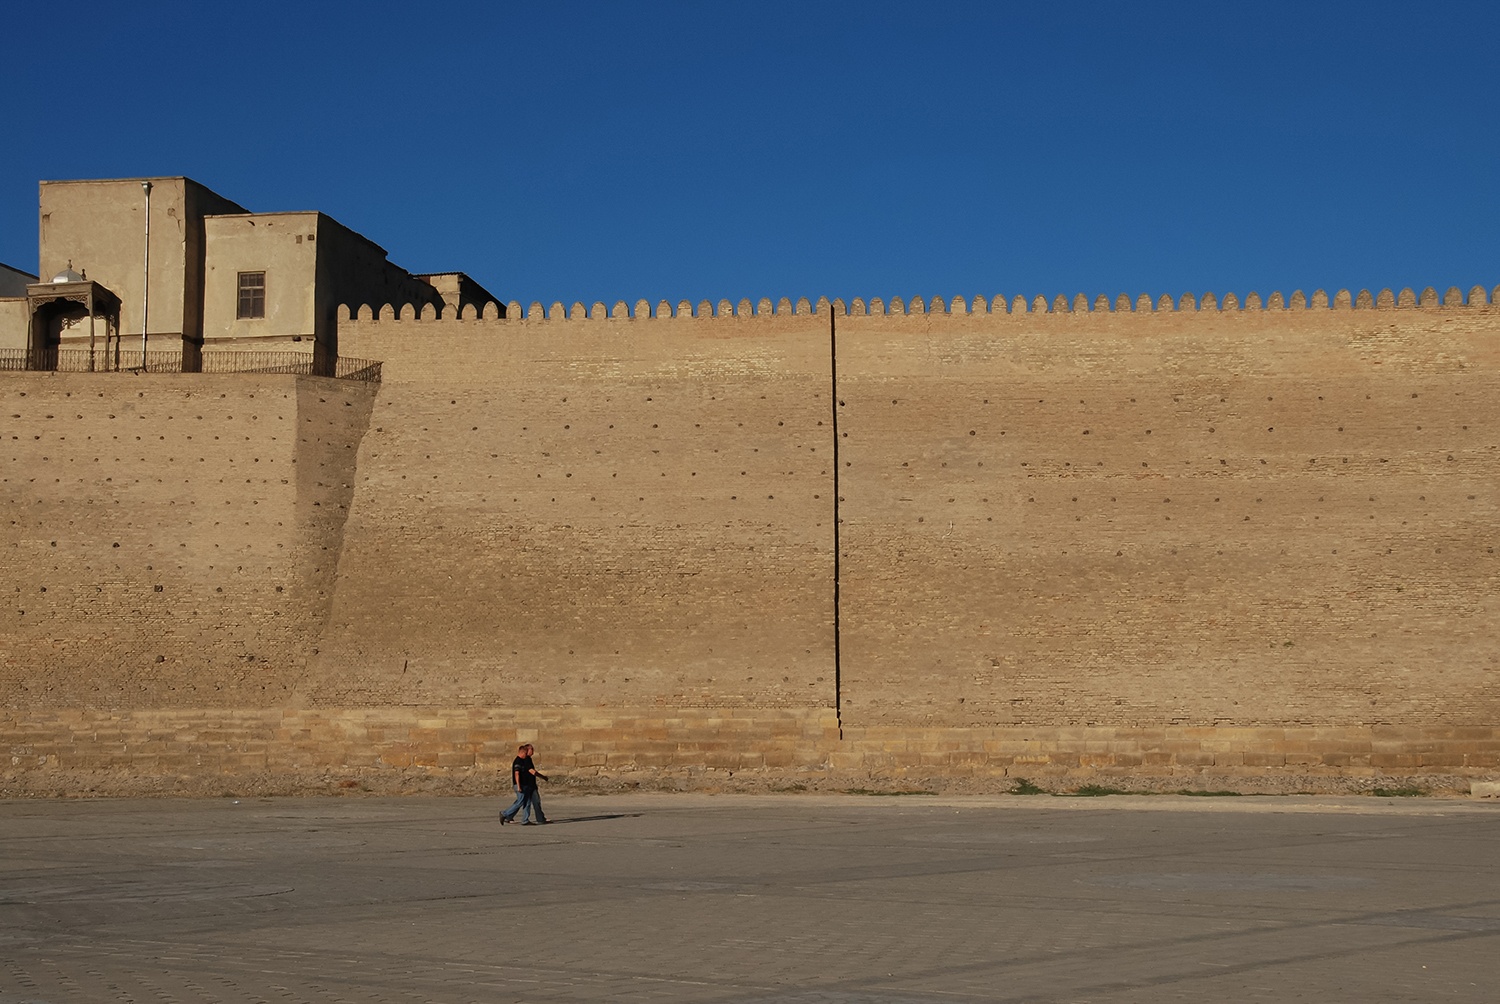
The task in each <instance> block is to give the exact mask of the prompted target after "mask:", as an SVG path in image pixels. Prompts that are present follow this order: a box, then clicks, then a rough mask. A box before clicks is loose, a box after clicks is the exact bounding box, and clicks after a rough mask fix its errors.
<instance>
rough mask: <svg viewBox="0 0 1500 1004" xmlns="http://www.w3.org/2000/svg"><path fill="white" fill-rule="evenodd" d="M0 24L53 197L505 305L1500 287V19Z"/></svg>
mask: <svg viewBox="0 0 1500 1004" xmlns="http://www.w3.org/2000/svg"><path fill="white" fill-rule="evenodd" d="M57 9H58V10H59V11H60V13H59V17H58V20H57V21H56V22H53V21H51V20H49V18H48V17H47V16H46V15H45V14H43V13H41V12H42V11H44V10H46V5H33V6H32V11H34V13H23V12H21V11H12V12H10V13H9V14H7V16H6V21H7V39H8V40H7V44H6V55H5V58H4V60H3V61H0V83H3V85H4V87H3V90H0V94H3V96H4V100H5V103H6V105H7V107H8V115H7V116H6V118H7V123H6V129H5V139H4V140H3V141H0V142H3V143H4V144H5V147H6V148H7V149H6V153H5V155H4V157H3V158H0V261H4V262H6V263H8V264H11V265H15V266H18V267H22V268H26V269H29V270H34V269H35V268H36V183H37V181H38V180H39V179H43V178H48V179H50V178H88V177H135V176H142V175H177V174H185V175H188V176H189V177H192V178H195V179H197V180H198V181H201V182H203V183H204V184H206V185H208V186H209V187H210V188H213V189H215V190H216V191H218V192H220V193H221V194H223V195H226V196H228V197H230V198H232V199H234V200H236V201H238V202H239V203H241V204H242V205H244V206H246V207H247V208H249V209H251V210H255V211H273V210H301V209H320V210H322V211H324V212H326V213H328V214H330V215H331V216H333V217H335V218H336V219H338V220H339V221H340V222H342V223H344V224H346V225H348V226H350V227H353V228H354V229H355V230H358V231H360V232H362V233H364V234H366V235H367V236H369V237H371V238H372V239H374V240H375V241H377V242H379V243H380V244H381V245H383V246H384V247H385V248H387V250H388V251H389V252H390V255H391V259H392V260H393V261H395V262H396V263H397V264H399V265H402V266H404V267H406V268H409V269H412V270H413V271H438V270H449V269H461V270H463V271H466V272H469V273H470V274H472V275H474V276H475V277H476V278H478V279H479V280H480V281H481V282H483V283H485V284H486V285H487V286H489V287H490V289H491V290H492V291H494V292H495V293H496V294H498V295H500V296H501V297H502V298H504V299H508V300H509V299H514V300H520V301H522V302H529V301H531V300H541V301H543V302H551V301H553V300H562V301H565V302H572V301H574V300H582V301H584V302H592V301H594V300H602V301H605V302H613V301H615V300H617V299H624V300H627V301H631V302H633V301H635V300H636V299H639V298H645V299H648V300H651V301H653V302H655V301H656V300H659V299H668V300H672V301H674V302H675V301H676V300H678V299H691V300H693V301H697V300H700V299H710V300H718V299H720V298H728V299H731V300H739V299H740V298H741V297H749V298H751V299H752V300H754V299H758V298H760V297H762V296H768V297H771V298H772V299H776V298H779V297H781V296H788V297H791V298H793V299H795V298H797V297H799V296H807V297H809V298H813V299H816V298H817V297H818V296H819V295H826V296H828V297H830V298H833V297H838V296H841V297H844V298H845V299H846V300H847V299H851V298H853V297H855V296H863V297H866V298H869V297H873V296H880V297H884V298H889V297H891V296H902V297H911V296H913V295H921V296H924V297H930V296H933V295H941V296H944V297H945V298H946V297H949V296H952V295H954V294H963V295H965V296H974V295H986V296H990V295H994V294H997V293H1003V294H1006V295H1008V296H1014V295H1016V294H1018V293H1019V294H1024V295H1026V296H1028V297H1029V296H1033V295H1036V294H1038V293H1040V294H1043V295H1046V296H1048V297H1049V298H1050V297H1051V296H1054V295H1056V294H1058V293H1064V294H1069V295H1071V294H1074V293H1077V292H1084V293H1087V294H1089V295H1090V297H1092V296H1093V295H1095V294H1098V293H1105V294H1109V295H1111V296H1113V295H1114V294H1117V293H1121V292H1128V293H1131V294H1137V293H1141V292H1148V293H1152V294H1153V295H1159V294H1161V293H1172V294H1180V293H1182V292H1187V291H1192V292H1194V293H1197V294H1200V295H1201V294H1202V293H1203V292H1205V291H1214V292H1216V293H1218V294H1219V295H1221V296H1222V294H1223V293H1225V292H1229V291H1233V292H1237V293H1239V294H1240V295H1241V297H1243V295H1244V294H1245V293H1247V292H1249V291H1251V290H1256V291H1259V292H1261V293H1262V294H1265V293H1268V292H1270V291H1271V290H1276V289H1280V290H1283V291H1285V292H1287V293H1290V292H1291V291H1292V290H1293V289H1297V288H1301V289H1305V290H1308V291H1311V290H1313V289H1316V288H1326V289H1327V290H1329V292H1330V293H1331V292H1332V291H1334V290H1335V289H1338V288H1341V287H1348V288H1351V289H1354V290H1358V289H1360V288H1364V287H1368V288H1371V289H1378V288H1380V287H1382V286H1391V287H1395V288H1399V287H1401V286H1412V287H1415V288H1417V289H1420V288H1421V287H1423V286H1425V285H1434V286H1437V287H1438V288H1439V289H1442V288H1445V287H1447V286H1449V285H1458V286H1461V287H1462V288H1464V289H1465V290H1467V289H1468V288H1469V287H1470V286H1472V285H1474V284H1476V283H1478V284H1483V285H1485V286H1487V287H1493V286H1494V285H1496V284H1500V188H1497V181H1500V171H1497V168H1500V127H1497V126H1500V100H1497V99H1500V58H1497V49H1496V45H1497V40H1500V4H1495V3H1494V2H1493V0H1491V2H1489V3H1456V2H1454V3H1445V2H1413V3H1404V4H1397V3H1384V2H1379V0H1364V2H1350V3H1317V2H1315V0H1304V2H1254V3H1251V2H1244V3H1213V2H1208V0H1199V2H1181V3H1151V2H1136V3H1127V2H1115V3H1104V2H1079V3H1063V2H1035V3H1001V2H990V3H957V2H953V3H945V2H940V0H928V2H923V3H916V2H913V3H887V2H879V0H874V2H871V0H863V2H849V3H819V2H813V0H800V2H782V0H756V2H754V3H748V2H738V3H728V2H724V3H716V2H709V0H699V2H679V3H668V2H660V3H650V2H641V3H631V2H624V0H616V2H595V3H582V2H545V3H524V4H523V3H514V2H505V3H490V4H472V5H468V4H462V3H452V4H410V3H403V4H396V3H385V2H365V3H343V2H307V0H303V2H300V3H295V4H289V3H281V2H279V0H267V2H263V3H257V4H250V5H245V4H233V5H231V4H216V3H202V2H195V3H152V2H144V3H133V4H121V3H117V2H112V3H95V2H78V3H70V4H67V5H64V6H63V7H60V8H57Z"/></svg>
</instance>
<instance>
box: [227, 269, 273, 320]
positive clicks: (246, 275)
mask: <svg viewBox="0 0 1500 1004" xmlns="http://www.w3.org/2000/svg"><path fill="white" fill-rule="evenodd" d="M257 278H258V279H259V280H260V282H259V284H256V283H255V282H254V280H255V279H257ZM246 280H250V281H249V282H247V281H246ZM235 294H236V298H235V308H234V319H235V320H237V321H258V320H264V319H265V316H266V273H265V271H264V270H261V271H255V272H240V273H238V274H237V275H236V278H235Z"/></svg>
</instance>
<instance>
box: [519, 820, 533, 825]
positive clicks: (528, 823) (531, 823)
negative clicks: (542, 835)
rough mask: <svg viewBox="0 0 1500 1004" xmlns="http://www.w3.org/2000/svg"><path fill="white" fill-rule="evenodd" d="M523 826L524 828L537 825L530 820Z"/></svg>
mask: <svg viewBox="0 0 1500 1004" xmlns="http://www.w3.org/2000/svg"><path fill="white" fill-rule="evenodd" d="M521 825H522V826H535V825H536V824H535V823H533V822H532V821H531V820H529V819H528V820H526V822H524V823H522V824H521Z"/></svg>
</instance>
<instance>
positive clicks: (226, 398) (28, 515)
mask: <svg viewBox="0 0 1500 1004" xmlns="http://www.w3.org/2000/svg"><path fill="white" fill-rule="evenodd" d="M372 394H373V389H372V387H371V385H368V384H362V383H356V382H340V381H333V380H322V379H317V378H310V377H292V376H257V375H247V374H237V375H233V376H228V375H226V376H208V375H196V374H195V375H134V376H131V375H125V374H56V373H24V374H20V373H18V374H6V375H5V377H4V379H3V380H0V399H3V402H4V409H3V410H4V414H5V415H6V422H5V426H4V430H5V436H4V441H3V442H0V451H3V461H4V467H3V473H0V496H3V499H0V501H3V504H4V506H5V511H6V513H7V515H8V516H9V517H10V518H8V519H6V520H5V521H4V523H3V524H0V535H3V536H0V547H3V548H4V550H5V552H6V556H5V566H6V569H7V575H6V583H5V585H6V590H7V592H9V593H10V597H9V601H8V602H7V603H6V604H5V605H4V606H3V607H0V690H3V693H4V695H5V705H6V707H8V708H10V709H12V710H13V711H16V712H19V713H21V714H22V715H23V717H24V716H25V715H28V714H35V713H38V712H43V711H53V710H63V709H68V710H77V709H81V708H100V709H120V708H124V709H171V708H204V707H216V708H225V707H236V708H238V707H266V706H279V705H280V704H282V703H284V702H285V701H286V700H287V698H288V695H289V694H290V693H291V689H292V686H293V684H294V682H295V681H296V680H297V679H298V678H299V677H300V675H301V673H302V670H303V667H304V665H305V662H306V658H307V653H308V652H309V651H310V650H311V649H312V648H313V647H314V646H315V644H316V641H317V637H318V635H319V633H320V632H321V630H322V626H323V619H324V617H326V615H327V612H328V600H329V594H330V591H331V587H332V582H333V573H334V570H335V567H336V560H337V556H338V553H339V549H340V538H341V534H342V528H343V521H344V517H345V515H346V514H347V506H348V502H349V499H350V496H351V494H352V485H353V480H354V477H353V474H354V460H355V456H356V447H357V445H358V442H359V438H360V435H361V434H362V433H363V431H364V428H365V426H366V424H367V421H368V417H369V411H370V406H371V401H372ZM107 732H108V730H106V737H105V739H106V740H107V739H108V735H107Z"/></svg>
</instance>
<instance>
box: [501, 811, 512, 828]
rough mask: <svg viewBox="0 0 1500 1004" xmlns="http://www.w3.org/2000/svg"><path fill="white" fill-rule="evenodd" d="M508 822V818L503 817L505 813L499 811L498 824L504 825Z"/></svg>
mask: <svg viewBox="0 0 1500 1004" xmlns="http://www.w3.org/2000/svg"><path fill="white" fill-rule="evenodd" d="M508 822H510V820H508V819H506V818H505V813H503V812H502V813H500V825H501V826H504V825H505V824H506V823H508Z"/></svg>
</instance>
